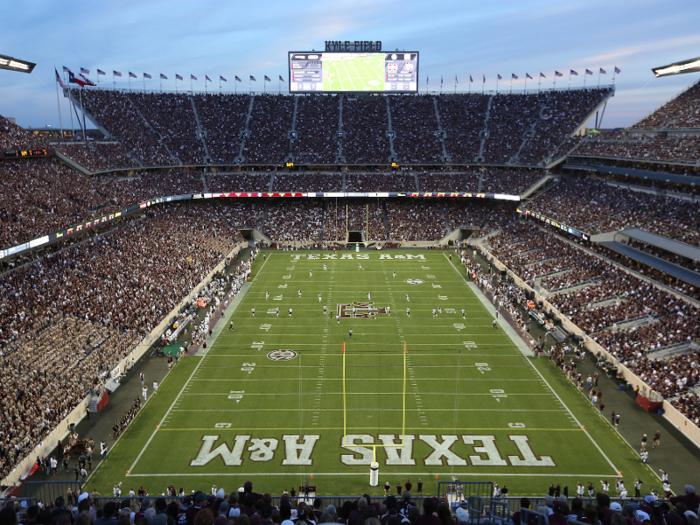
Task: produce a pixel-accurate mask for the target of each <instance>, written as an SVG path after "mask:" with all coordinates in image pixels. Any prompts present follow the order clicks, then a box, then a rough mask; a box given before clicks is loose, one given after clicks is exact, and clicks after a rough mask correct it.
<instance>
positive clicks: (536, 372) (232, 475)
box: [89, 251, 658, 496]
mask: <svg viewBox="0 0 700 525" xmlns="http://www.w3.org/2000/svg"><path fill="white" fill-rule="evenodd" d="M268 253H269V258H268V260H267V261H263V259H262V257H260V258H259V259H258V260H257V261H256V262H255V264H254V274H253V275H254V278H253V280H252V284H251V286H250V288H249V289H248V290H247V292H246V294H245V296H244V297H243V299H242V301H241V303H240V305H239V306H238V308H237V309H236V311H235V312H234V314H233V316H232V319H233V321H234V326H235V330H234V331H233V332H231V331H229V330H227V329H225V330H223V331H222V332H221V334H220V336H219V337H218V338H217V339H216V341H215V343H214V344H213V346H212V347H211V349H210V350H209V352H208V354H207V355H206V356H205V357H202V358H200V357H187V358H184V359H181V360H180V364H179V365H178V366H177V367H176V368H175V369H174V371H173V372H172V373H171V374H170V375H169V376H168V378H167V379H166V380H165V381H164V383H163V385H162V387H161V389H160V391H159V395H158V396H157V397H155V398H153V399H151V400H149V402H148V403H147V405H146V406H145V408H144V409H143V410H142V412H141V414H140V415H139V416H138V417H137V419H136V421H135V422H134V423H132V425H131V427H130V428H129V429H128V430H127V431H126V433H125V434H124V435H123V436H122V438H121V439H120V440H119V441H118V442H117V444H116V445H115V447H114V448H113V450H112V451H111V453H110V456H109V458H108V460H107V461H106V462H105V463H104V464H103V465H102V466H100V468H99V469H98V470H97V471H96V472H95V474H94V475H93V476H92V478H91V479H90V481H89V484H90V486H91V488H92V487H96V488H97V489H98V490H99V491H101V492H102V493H103V494H105V493H110V487H112V486H113V485H114V484H115V483H117V482H119V481H123V482H124V485H125V487H126V488H127V490H128V488H130V487H132V486H133V487H134V488H138V487H139V486H142V485H143V486H144V487H145V488H146V489H147V490H148V491H149V492H151V493H154V492H155V493H160V492H162V491H163V490H164V488H165V487H166V486H167V485H168V484H170V483H173V484H175V486H176V487H181V486H182V487H184V488H185V489H186V490H187V491H188V492H189V490H191V489H194V488H202V487H204V488H205V489H206V488H207V487H210V486H211V485H212V484H213V483H217V484H218V485H219V486H220V487H221V486H223V487H225V488H226V490H233V489H236V488H237V487H239V486H241V485H242V484H243V483H244V481H246V480H248V479H250V480H253V481H254V482H255V483H256V488H258V489H259V490H264V491H268V492H270V493H273V494H279V493H280V492H281V491H282V490H283V489H291V488H292V487H293V486H294V487H298V486H299V485H300V484H302V483H303V481H304V480H305V479H307V478H310V477H311V476H313V482H312V484H315V485H317V487H318V490H319V493H320V494H322V495H333V494H336V495H339V494H358V493H359V494H361V493H362V492H365V491H367V492H369V493H370V494H377V495H379V494H383V491H382V489H381V486H382V485H383V484H384V483H385V482H386V481H389V482H391V484H392V486H395V485H396V484H398V483H402V482H404V481H406V479H408V478H410V479H411V481H413V482H414V483H415V481H416V480H417V479H418V478H421V479H422V480H423V482H424V483H425V492H426V493H435V492H436V490H437V481H438V480H440V481H448V480H450V479H451V476H452V475H455V476H457V477H458V478H459V479H462V480H467V481H480V480H481V481H486V480H488V481H496V482H498V483H499V484H500V485H501V486H503V485H504V484H505V485H507V486H508V487H509V489H510V494H511V495H513V496H520V495H543V494H544V493H546V489H547V487H548V486H549V485H550V484H551V483H555V484H556V483H560V484H561V485H562V487H563V486H564V485H568V486H569V487H570V494H575V485H576V481H581V482H582V483H587V482H588V481H592V482H593V483H594V484H595V486H596V490H600V480H601V479H603V478H605V479H607V480H608V481H610V482H611V484H613V483H612V482H614V479H615V478H616V476H617V474H618V471H622V473H623V475H624V478H625V481H626V482H627V486H628V487H629V486H632V485H633V480H634V478H635V477H640V478H642V479H643V481H644V482H645V487H652V486H656V484H657V483H658V482H657V480H656V479H655V478H654V477H653V476H652V474H651V472H650V471H649V470H648V468H647V467H645V466H644V465H642V464H641V463H640V462H639V460H638V457H637V455H636V454H635V453H634V452H633V451H632V450H631V449H630V448H629V446H628V445H627V444H626V443H625V442H624V441H623V440H622V438H620V437H619V436H618V434H617V433H616V432H615V431H614V430H613V429H612V428H611V427H610V425H609V424H608V423H607V422H606V421H605V420H603V418H601V417H599V416H598V415H597V411H596V410H595V409H593V408H592V407H591V405H590V403H588V401H587V400H586V399H585V398H584V396H582V395H581V394H579V393H578V392H577V391H576V390H575V389H574V388H573V386H571V385H570V383H569V382H568V381H567V380H566V378H565V377H564V376H563V375H562V374H561V373H560V372H558V371H557V370H555V369H554V367H553V366H552V365H551V364H550V363H549V361H548V360H546V359H539V360H534V359H532V358H531V357H527V356H525V355H523V353H522V352H521V350H520V349H519V348H518V347H517V346H516V345H515V344H514V342H513V341H512V340H511V339H510V338H509V337H508V336H507V335H506V333H505V332H504V331H503V330H502V329H494V328H493V326H492V321H493V317H492V316H491V314H489V312H488V311H487V309H486V308H485V307H484V305H483V304H482V303H481V302H480V300H479V299H478V297H477V296H476V295H475V293H474V292H473V290H472V289H471V288H470V286H473V285H470V284H468V283H467V282H466V281H465V280H464V278H463V274H464V271H463V268H461V267H460V266H459V265H458V264H457V265H453V264H452V263H451V262H450V261H449V260H448V259H447V257H446V255H445V254H443V253H442V252H439V251H420V252H404V251H401V252H389V253H388V254H385V255H383V256H382V257H390V259H380V254H378V253H376V252H364V253H359V254H358V253H355V252H352V253H351V252H343V253H342V254H338V255H337V256H335V257H337V258H335V259H324V257H332V255H330V254H328V253H327V252H326V253H323V252H321V253H319V252H313V251H311V252H281V251H280V252H268ZM358 257H362V259H360V260H358ZM412 257H414V258H412ZM421 257H422V258H421ZM324 264H326V265H327V267H328V269H327V271H324V270H323V266H324ZM360 264H361V265H362V267H363V268H364V269H363V270H360V269H359V265H360ZM309 270H312V271H313V275H312V276H310V275H309ZM393 270H396V277H394V276H393V273H392V272H393ZM299 289H301V290H302V297H301V298H300V297H299V296H298V290H299ZM266 291H269V293H270V297H269V299H267V300H266V298H265V297H266ZM368 292H371V301H368V297H367V293H368ZM319 293H320V294H321V299H322V300H321V301H320V302H319V298H318V294H319ZM406 294H409V295H410V302H408V301H407V300H406ZM368 302H371V303H373V304H367V303H368ZM353 303H357V304H356V305H355V306H356V312H355V317H352V315H353V314H352V310H351V308H352V307H351V306H343V305H352V304H353ZM363 303H364V304H363ZM323 305H326V306H328V314H326V315H324V313H323ZM339 305H341V306H340V308H341V309H342V311H343V312H345V313H344V315H347V316H348V317H343V318H341V319H340V324H338V323H337V321H336V317H335V316H336V313H337V312H338V308H339ZM409 306H410V308H411V316H410V317H408V316H407V313H406V308H407V307H409ZM438 306H440V307H441V308H442V313H441V314H438V315H437V316H436V317H434V316H433V314H432V309H433V308H436V309H437V307H438ZM253 307H255V310H256V315H255V317H253V316H252V315H251V308H253ZM277 307H279V310H280V314H279V317H277V315H276V314H275V308H277ZM385 307H390V312H389V313H383V312H382V310H381V309H383V308H385ZM289 308H293V315H292V316H291V317H290V316H289V315H288V310H289ZM462 308H464V309H465V311H466V319H465V318H463V317H462V314H461V309H462ZM226 326H228V320H227V321H226ZM350 329H352V330H353V336H352V339H350V338H349V335H348V330H350ZM343 343H345V344H346V346H345V348H346V354H345V361H346V362H345V367H343V354H342V345H343ZM404 343H405V344H406V350H407V352H406V358H405V359H406V367H405V371H406V377H407V380H406V391H405V403H406V407H405V412H404V410H403V403H404V395H403V392H404V390H403V384H404V379H403V378H404V354H403V345H404ZM273 358H275V359H274V360H273ZM344 370H345V374H346V381H345V384H346V388H347V392H346V396H345V403H346V408H345V409H344V407H343V402H344V396H343V371H344ZM404 415H405V423H404ZM404 424H405V437H404V439H405V442H404V445H405V446H404V447H403V448H396V447H393V448H385V447H383V446H380V447H377V449H376V457H377V461H378V462H379V481H380V487H377V488H375V489H370V487H369V483H368V482H369V463H370V461H371V460H372V456H373V450H372V445H375V444H376V445H392V444H393V445H396V444H399V443H401V439H402V427H403V425H404ZM344 425H345V426H346V428H347V436H346V442H345V445H347V446H346V447H343V444H344V443H343V428H344ZM582 427H584V428H585V429H582ZM127 471H129V477H126V475H127ZM436 476H437V479H436Z"/></svg>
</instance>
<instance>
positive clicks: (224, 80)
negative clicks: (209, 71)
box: [219, 75, 228, 82]
mask: <svg viewBox="0 0 700 525" xmlns="http://www.w3.org/2000/svg"><path fill="white" fill-rule="evenodd" d="M219 81H221V82H228V80H226V79H225V78H224V77H222V76H221V75H219Z"/></svg>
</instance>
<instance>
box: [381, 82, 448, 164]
mask: <svg viewBox="0 0 700 525" xmlns="http://www.w3.org/2000/svg"><path fill="white" fill-rule="evenodd" d="M387 100H389V105H390V106H391V128H392V130H393V131H394V152H395V153H396V159H397V162H399V163H402V164H438V163H440V162H442V159H443V147H442V139H441V138H440V137H439V136H438V135H437V131H438V122H437V115H436V112H435V102H434V97H432V96H416V97H389V98H388V99H387Z"/></svg>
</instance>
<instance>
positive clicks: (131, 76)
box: [129, 71, 139, 78]
mask: <svg viewBox="0 0 700 525" xmlns="http://www.w3.org/2000/svg"><path fill="white" fill-rule="evenodd" d="M129 78H139V77H138V76H137V75H134V74H133V73H132V72H131V71H129Z"/></svg>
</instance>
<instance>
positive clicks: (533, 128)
mask: <svg viewBox="0 0 700 525" xmlns="http://www.w3.org/2000/svg"><path fill="white" fill-rule="evenodd" d="M548 100H549V97H547V98H546V99H545V102H544V104H542V107H540V111H539V113H538V114H537V119H535V120H534V121H533V122H532V126H530V128H529V129H528V130H527V131H526V132H525V133H523V141H522V142H521V143H520V147H519V148H518V151H516V152H515V155H513V156H512V157H511V158H510V159H508V162H507V164H510V165H517V164H518V162H520V152H521V151H522V150H523V148H524V147H525V145H526V144H527V143H528V142H529V141H530V139H531V138H532V137H534V136H536V135H537V124H538V123H539V122H540V121H541V120H542V113H543V112H544V110H545V109H547V101H548Z"/></svg>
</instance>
